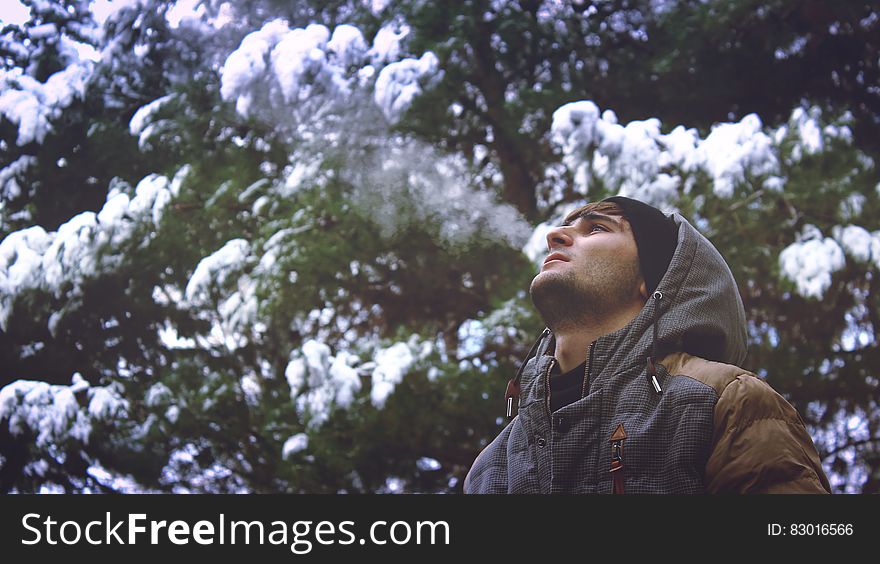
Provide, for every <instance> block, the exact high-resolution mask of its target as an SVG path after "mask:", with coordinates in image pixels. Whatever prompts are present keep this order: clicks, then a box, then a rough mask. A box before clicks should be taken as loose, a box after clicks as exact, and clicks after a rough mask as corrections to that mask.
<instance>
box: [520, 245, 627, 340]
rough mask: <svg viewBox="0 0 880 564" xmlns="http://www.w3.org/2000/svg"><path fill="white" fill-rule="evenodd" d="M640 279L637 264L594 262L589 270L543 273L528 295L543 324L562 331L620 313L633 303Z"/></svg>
mask: <svg viewBox="0 0 880 564" xmlns="http://www.w3.org/2000/svg"><path fill="white" fill-rule="evenodd" d="M569 266H571V265H569ZM640 277H641V272H640V270H639V267H638V264H633V265H629V264H621V262H620V261H618V260H615V261H602V263H596V262H593V263H592V264H591V265H590V267H589V270H588V271H580V272H579V271H577V270H575V269H573V268H565V269H564V270H563V271H562V272H556V271H554V270H550V271H547V272H541V273H539V274H538V275H537V276H535V278H534V280H532V285H531V287H530V288H529V293H530V294H531V297H532V303H534V304H535V308H536V309H537V310H538V313H540V315H541V318H542V319H543V320H544V324H545V325H547V327H549V328H550V329H551V330H552V331H554V332H559V331H565V330H572V329H575V328H577V327H578V326H580V325H582V324H584V323H591V324H595V323H597V322H599V321H601V320H602V319H605V318H609V317H611V316H613V315H614V314H615V313H617V312H619V311H620V309H622V308H624V307H626V306H627V304H629V303H630V302H631V301H632V299H633V292H635V291H637V288H638V284H639V282H640V280H641V278H640Z"/></svg>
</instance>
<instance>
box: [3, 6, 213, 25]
mask: <svg viewBox="0 0 880 564" xmlns="http://www.w3.org/2000/svg"><path fill="white" fill-rule="evenodd" d="M137 2H138V0H94V1H93V2H92V13H93V14H94V16H95V19H96V20H97V21H98V23H104V20H106V19H107V18H108V17H109V16H110V15H111V14H113V13H114V12H116V11H117V10H119V9H120V8H124V7H125V6H130V5H132V4H136V3H137ZM198 2H199V0H180V1H179V2H177V6H175V8H174V9H172V10H171V11H170V13H169V14H168V19H169V21H170V22H171V24H172V26H174V25H175V24H176V23H177V22H178V21H180V19H181V18H182V17H184V16H186V15H187V14H192V13H194V12H195V10H194V6H195V5H196V4H197V3H198ZM29 17H30V10H29V9H28V8H26V7H25V6H24V5H22V3H21V2H20V1H19V0H3V2H2V4H0V23H4V24H7V23H9V24H18V25H21V24H23V23H24V22H26V21H27V20H28V18H29Z"/></svg>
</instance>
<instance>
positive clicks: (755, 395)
mask: <svg viewBox="0 0 880 564" xmlns="http://www.w3.org/2000/svg"><path fill="white" fill-rule="evenodd" d="M661 364H663V365H664V366H665V367H666V369H667V371H668V372H669V373H670V374H681V375H684V376H689V377H691V378H693V379H695V380H697V381H699V382H702V383H704V384H706V385H708V386H711V387H712V388H713V389H714V390H715V393H716V394H717V395H718V401H717V403H716V404H715V413H714V425H713V431H712V443H711V444H712V446H711V449H712V450H711V454H710V455H709V460H708V462H707V464H706V471H705V476H704V486H705V488H706V492H707V493H831V486H830V485H829V483H828V478H827V477H826V476H825V472H824V471H823V470H822V464H821V463H820V461H819V454H818V453H817V452H816V447H815V446H813V440H812V439H811V438H810V435H809V434H808V433H807V430H806V428H805V427H804V422H803V420H802V419H801V417H800V415H799V414H798V412H797V411H796V410H795V409H794V408H793V407H792V406H791V404H789V403H788V402H787V401H785V399H784V398H783V397H782V396H780V395H779V394H778V393H776V391H775V390H773V388H771V387H770V386H769V385H767V383H766V382H764V381H763V380H761V379H760V378H758V377H757V376H756V375H754V374H752V373H751V372H746V371H744V370H742V369H741V368H738V367H736V366H733V365H730V364H722V363H718V362H711V361H708V360H704V359H702V358H698V357H694V356H691V355H689V354H686V353H674V354H671V355H669V356H667V357H666V358H664V359H663V361H662V362H661Z"/></svg>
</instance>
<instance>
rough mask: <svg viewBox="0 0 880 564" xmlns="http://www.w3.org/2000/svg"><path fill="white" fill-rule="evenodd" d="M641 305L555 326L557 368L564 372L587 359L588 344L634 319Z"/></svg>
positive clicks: (554, 354)
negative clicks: (591, 318) (617, 312)
mask: <svg viewBox="0 0 880 564" xmlns="http://www.w3.org/2000/svg"><path fill="white" fill-rule="evenodd" d="M640 311H641V306H638V307H634V308H632V309H630V310H626V311H622V312H620V313H619V314H618V315H615V316H613V317H611V318H606V319H601V320H598V319H593V320H587V321H584V322H582V323H578V324H574V325H567V326H565V327H560V328H555V329H554V330H553V335H554V336H555V337H556V349H555V351H554V353H553V356H555V357H556V361H557V362H558V363H559V369H560V370H561V371H562V373H563V374H564V373H566V372H568V371H569V370H572V369H574V368H576V367H577V365H579V364H580V363H582V362H584V360H586V359H587V355H589V352H590V345H591V344H592V343H593V341H595V340H596V339H598V338H599V337H601V336H602V335H607V334H609V333H613V332H615V331H617V330H618V329H620V328H622V327H624V326H625V325H626V324H627V323H629V322H630V321H632V320H633V319H635V317H636V316H637V315H638V314H639V312H640Z"/></svg>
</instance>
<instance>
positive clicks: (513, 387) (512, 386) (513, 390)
mask: <svg viewBox="0 0 880 564" xmlns="http://www.w3.org/2000/svg"><path fill="white" fill-rule="evenodd" d="M514 398H516V400H517V404H519V381H518V380H517V379H516V378H511V379H510V380H508V381H507V391H506V392H505V393H504V402H505V403H506V404H507V419H508V420H509V419H511V418H512V417H513V399H514Z"/></svg>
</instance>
